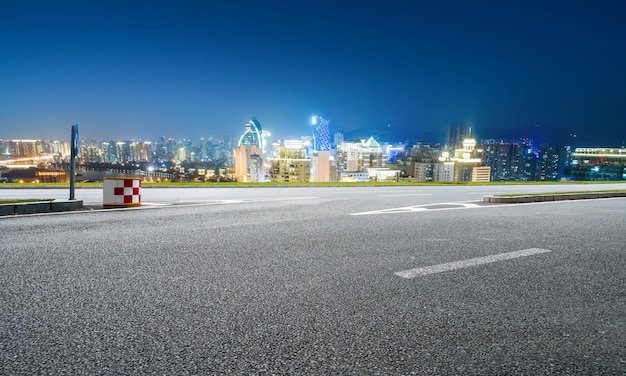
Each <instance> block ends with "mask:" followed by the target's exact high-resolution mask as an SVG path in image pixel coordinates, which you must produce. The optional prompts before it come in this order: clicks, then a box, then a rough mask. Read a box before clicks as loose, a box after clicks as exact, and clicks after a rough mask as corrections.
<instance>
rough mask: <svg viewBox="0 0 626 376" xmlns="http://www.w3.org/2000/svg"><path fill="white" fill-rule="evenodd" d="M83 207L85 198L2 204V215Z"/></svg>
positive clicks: (0, 211) (0, 210) (62, 210)
mask: <svg viewBox="0 0 626 376" xmlns="http://www.w3.org/2000/svg"><path fill="white" fill-rule="evenodd" d="M82 207H83V200H53V201H33V202H20V203H16V204H0V216H1V215H14V214H34V213H50V212H64V211H73V210H78V209H81V208H82Z"/></svg>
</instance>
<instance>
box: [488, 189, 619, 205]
mask: <svg viewBox="0 0 626 376" xmlns="http://www.w3.org/2000/svg"><path fill="white" fill-rule="evenodd" d="M613 197H626V192H581V193H547V194H544V195H542V194H539V195H522V196H498V195H493V196H485V197H483V202H489V203H493V204H522V203H529V202H546V201H564V200H590V199H594V198H613Z"/></svg>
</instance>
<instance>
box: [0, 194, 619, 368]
mask: <svg viewBox="0 0 626 376" xmlns="http://www.w3.org/2000/svg"><path fill="white" fill-rule="evenodd" d="M559 187H560V188H559V189H558V190H562V189H563V187H562V186H559ZM576 187H578V186H576ZM619 187H620V188H623V187H624V185H619ZM537 188H540V189H541V190H549V191H554V190H555V189H552V188H551V187H548V188H546V187H543V186H542V187H535V186H531V187H529V186H517V187H516V186H486V187H473V186H461V187H397V188H396V187H379V188H373V187H368V188H263V189H222V188H220V189H216V188H211V189H200V190H196V189H173V190H169V189H144V190H142V196H143V201H144V202H145V205H143V206H142V207H141V208H140V209H122V210H100V209H98V210H84V211H80V212H71V213H60V214H59V213H57V214H37V215H24V216H10V217H0V226H1V227H0V228H1V230H0V231H2V236H1V243H0V283H1V285H2V290H1V293H0V333H2V335H1V337H0V374H10V375H33V374H84V375H98V374H103V375H104V374H106V375H108V374H116V375H118V374H183V375H184V374H198V375H204V374H246V375H249V374H346V375H408V374H416V375H423V374H433V375H441V374H459V375H489V374H499V375H500V374H507V375H508V374H532V375H548V374H602V375H623V374H625V373H626V350H625V349H626V290H625V289H624V286H626V272H625V270H626V257H624V256H625V252H626V244H625V243H626V241H625V239H626V237H625V236H624V226H625V224H626V199H624V198H616V199H599V200H581V201H564V202H548V203H537V204H516V205H498V204H484V203H481V202H480V200H481V199H482V197H483V196H484V195H486V194H493V193H496V191H498V192H502V191H525V190H527V189H532V190H534V189H537ZM572 188H573V187H570V186H567V190H573V189H572ZM602 188H603V189H607V187H606V186H602ZM582 189H584V190H587V189H593V188H590V187H589V186H582ZM89 191H94V192H97V191H98V190H89ZM42 193H43V194H44V195H45V194H48V195H52V194H53V193H54V192H42ZM0 194H2V195H3V196H4V194H5V190H0ZM82 194H83V190H80V191H77V195H76V196H77V198H79V199H80V198H81V195H82ZM90 194H91V193H90ZM48 197H49V196H48ZM90 197H92V196H90ZM63 198H65V197H63ZM92 198H93V201H92V202H91V204H93V205H97V202H98V201H97V197H95V196H93V197H92ZM100 200H101V198H100ZM100 202H101V201H100ZM87 204H88V205H89V204H90V203H87Z"/></svg>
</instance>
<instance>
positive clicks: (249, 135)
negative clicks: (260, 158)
mask: <svg viewBox="0 0 626 376" xmlns="http://www.w3.org/2000/svg"><path fill="white" fill-rule="evenodd" d="M242 145H254V146H257V147H258V148H259V149H261V150H263V129H262V128H261V123H259V121H258V120H257V119H256V118H252V119H251V120H250V121H249V122H248V124H246V131H245V132H244V133H243V134H242V135H241V137H240V138H239V142H238V143H237V146H242Z"/></svg>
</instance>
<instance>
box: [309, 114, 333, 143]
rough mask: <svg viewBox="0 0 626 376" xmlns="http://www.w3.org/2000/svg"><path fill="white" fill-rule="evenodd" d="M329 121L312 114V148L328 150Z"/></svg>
mask: <svg viewBox="0 0 626 376" xmlns="http://www.w3.org/2000/svg"><path fill="white" fill-rule="evenodd" d="M329 124H330V123H329V121H328V120H326V119H324V118H322V117H321V116H313V117H312V118H311V125H313V150H315V151H319V150H330V149H331V142H330V125H329Z"/></svg>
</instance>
